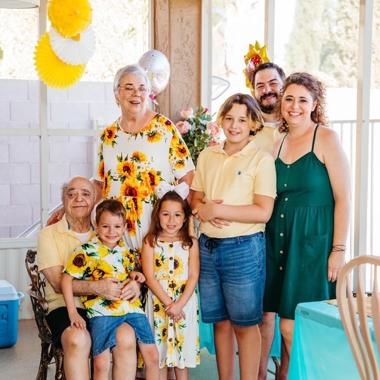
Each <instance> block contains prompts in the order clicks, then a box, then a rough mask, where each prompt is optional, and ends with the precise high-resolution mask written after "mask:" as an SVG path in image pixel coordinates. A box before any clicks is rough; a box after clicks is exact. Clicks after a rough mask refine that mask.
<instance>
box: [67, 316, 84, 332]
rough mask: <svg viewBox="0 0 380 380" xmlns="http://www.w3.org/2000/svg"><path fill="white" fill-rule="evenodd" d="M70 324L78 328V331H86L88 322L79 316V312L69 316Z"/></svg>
mask: <svg viewBox="0 0 380 380" xmlns="http://www.w3.org/2000/svg"><path fill="white" fill-rule="evenodd" d="M69 318H70V322H71V326H72V327H77V328H78V329H82V330H85V329H86V321H85V320H84V319H83V318H82V317H81V316H80V315H79V313H78V312H75V313H72V314H71V313H70V314H69Z"/></svg>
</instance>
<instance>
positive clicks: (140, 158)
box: [131, 151, 147, 162]
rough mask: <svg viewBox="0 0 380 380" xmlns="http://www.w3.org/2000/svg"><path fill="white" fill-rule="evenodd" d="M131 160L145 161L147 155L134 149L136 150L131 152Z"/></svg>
mask: <svg viewBox="0 0 380 380" xmlns="http://www.w3.org/2000/svg"><path fill="white" fill-rule="evenodd" d="M131 160H132V161H136V162H146V161H147V157H146V155H145V153H143V152H139V151H136V152H133V153H132V155H131Z"/></svg>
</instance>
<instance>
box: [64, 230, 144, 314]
mask: <svg viewBox="0 0 380 380" xmlns="http://www.w3.org/2000/svg"><path fill="white" fill-rule="evenodd" d="M134 267H135V260H134V254H133V252H132V251H131V250H129V249H128V248H127V247H126V246H125V243H124V242H123V241H120V242H119V245H117V246H116V247H115V248H113V249H111V248H108V247H107V246H106V245H104V244H103V243H102V242H101V241H100V240H99V239H98V238H97V237H94V238H93V239H92V240H91V241H89V242H88V243H85V244H82V245H81V246H80V247H79V248H78V249H76V250H75V251H74V252H73V253H72V254H71V255H70V256H69V259H68V261H67V263H66V268H65V273H68V274H69V275H71V276H72V277H74V278H76V279H78V280H92V281H95V280H101V279H103V278H115V279H117V280H119V281H124V280H126V279H127V278H128V273H129V272H130V271H132V270H134ZM81 301H82V302H83V305H84V307H85V308H86V310H87V315H88V317H89V318H91V317H98V316H103V315H107V316H120V315H125V314H127V313H144V312H143V310H142V306H141V301H140V300H137V301H135V302H132V303H131V302H128V301H124V300H117V301H111V300H106V299H104V298H102V297H99V296H95V295H94V296H83V297H81Z"/></svg>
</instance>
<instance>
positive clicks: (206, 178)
mask: <svg viewBox="0 0 380 380" xmlns="http://www.w3.org/2000/svg"><path fill="white" fill-rule="evenodd" d="M254 139H255V138H253V139H251V140H250V142H249V143H248V144H247V145H246V146H245V147H244V148H243V149H242V150H241V151H239V152H237V153H235V154H233V155H231V156H229V155H228V154H227V153H226V152H225V151H224V150H223V147H224V143H222V144H220V145H216V146H211V147H208V148H206V149H205V150H204V151H203V152H202V153H201V154H200V155H199V157H198V163H197V169H196V172H195V176H194V179H193V183H192V185H191V189H192V190H195V191H199V192H203V193H204V194H205V196H206V198H207V199H210V200H218V199H220V200H223V203H225V204H227V205H233V206H241V205H249V204H253V200H254V194H257V195H265V196H268V197H271V198H275V197H276V170H275V166H274V159H273V157H272V156H271V155H270V154H269V153H267V152H266V151H264V150H260V149H258V148H257V145H256V143H255V141H254ZM264 230H265V224H264V223H240V222H231V223H230V224H229V225H228V226H223V228H217V227H214V226H213V225H212V224H211V223H209V222H205V223H201V227H200V231H201V232H202V233H204V234H205V235H207V236H209V237H213V238H227V237H236V236H245V235H251V234H254V233H256V232H264Z"/></svg>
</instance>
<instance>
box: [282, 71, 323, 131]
mask: <svg viewBox="0 0 380 380" xmlns="http://www.w3.org/2000/svg"><path fill="white" fill-rule="evenodd" d="M291 84H296V85H298V86H303V87H305V88H306V90H307V91H309V93H310V95H311V97H312V98H313V100H314V101H316V102H317V104H316V106H315V109H314V110H313V111H312V112H311V114H310V118H311V120H312V121H313V122H314V123H317V124H322V125H327V117H326V89H325V86H324V85H323V83H322V82H321V81H319V80H318V79H317V78H316V77H314V76H313V75H311V74H309V73H293V74H290V75H289V76H288V77H287V78H286V80H285V83H284V90H283V93H285V91H286V89H287V88H288V87H289V86H290V85H291ZM288 130H289V127H288V125H287V124H286V122H285V120H283V125H282V126H281V127H280V132H287V131H288Z"/></svg>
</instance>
